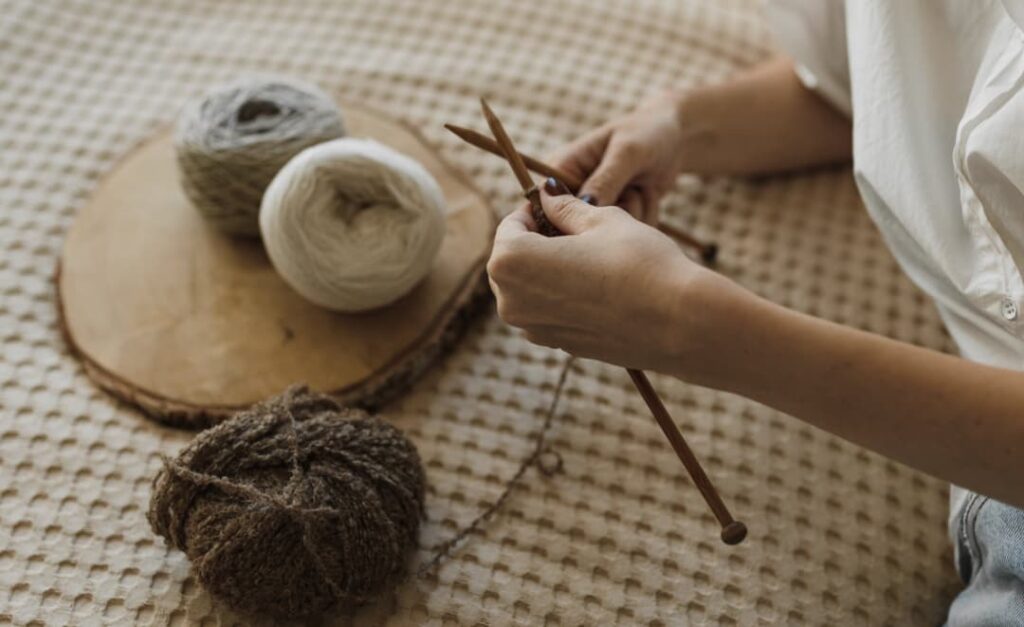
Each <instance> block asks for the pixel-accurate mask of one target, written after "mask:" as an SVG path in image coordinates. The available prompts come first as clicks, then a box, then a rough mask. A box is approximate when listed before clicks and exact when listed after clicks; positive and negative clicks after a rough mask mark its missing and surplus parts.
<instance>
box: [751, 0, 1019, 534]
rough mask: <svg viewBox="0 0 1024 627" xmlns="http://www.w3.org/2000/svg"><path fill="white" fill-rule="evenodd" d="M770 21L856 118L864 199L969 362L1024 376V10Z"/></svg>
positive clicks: (881, 11)
mask: <svg viewBox="0 0 1024 627" xmlns="http://www.w3.org/2000/svg"><path fill="white" fill-rule="evenodd" d="M765 11H766V17H767V18H768V20H769V22H770V23H771V24H772V26H773V30H774V31H775V34H776V35H777V37H778V39H779V43H780V45H781V46H782V48H783V49H784V50H786V51H787V52H788V53H789V54H790V55H791V56H792V57H793V58H794V60H795V61H796V63H797V65H798V70H797V71H798V73H799V75H800V78H801V80H803V81H804V83H805V84H806V85H807V86H808V87H810V88H811V89H814V90H816V91H818V92H819V93H820V94H821V95H822V96H823V97H825V98H826V99H827V100H829V101H830V102H832V103H833V104H834V105H835V106H836V107H838V108H839V109H841V110H843V111H845V112H846V113H847V114H849V115H851V116H852V119H853V145H854V150H853V152H854V166H853V171H854V177H855V179H856V182H857V186H858V188H859V190H860V192H861V196H862V197H863V200H864V203H865V205H866V206H867V209H868V211H869V212H870V214H871V216H872V218H873V219H874V221H875V223H876V224H877V225H878V227H879V229H880V230H881V232H882V234H883V236H884V237H885V239H886V241H887V243H888V244H889V247H890V248H891V249H892V251H893V254H894V255H895V256H896V259H897V260H898V261H899V262H900V265H901V266H902V267H903V269H904V270H905V271H906V273H907V274H908V275H909V276H910V278H911V279H913V280H914V281H915V282H916V283H917V284H918V285H919V286H920V287H921V289H923V290H924V291H925V292H927V293H928V294H929V295H930V296H931V297H932V298H933V299H934V300H935V302H936V304H937V305H938V309H939V313H940V315H941V316H942V318H943V321H944V322H945V323H946V326H947V328H948V329H949V332H950V335H951V336H952V337H953V339H954V340H955V342H956V344H957V346H958V348H959V350H960V353H961V355H962V356H963V357H965V358H967V359H971V360H974V361H978V362H983V363H986V364H991V365H994V366H1001V367H1005V368H1013V369H1017V370H1024V279H1022V276H1021V269H1022V268H1024V90H1022V89H1021V87H1022V85H1024V30H1022V29H1024V0H1002V1H999V0H969V1H967V0H888V1H886V0H856V1H853V2H849V3H844V2H843V1H842V0H776V1H774V2H770V3H769V4H768V6H766V7H765ZM950 498H951V504H952V506H953V507H952V512H951V514H952V516H953V517H954V518H955V517H956V516H957V515H958V512H959V511H960V509H961V508H962V507H963V504H964V502H965V501H966V495H965V493H964V491H962V490H960V489H957V488H954V489H953V490H951V493H950Z"/></svg>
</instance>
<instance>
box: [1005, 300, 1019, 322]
mask: <svg viewBox="0 0 1024 627" xmlns="http://www.w3.org/2000/svg"><path fill="white" fill-rule="evenodd" d="M1001 309H1002V312H1003V317H1004V318H1006V319H1007V320H1009V321H1010V322H1013V321H1014V320H1016V319H1017V316H1018V315H1019V314H1020V312H1019V311H1018V307H1017V303H1016V302H1014V301H1013V300H1012V299H1009V298H1004V299H1003V302H1002V306H1001Z"/></svg>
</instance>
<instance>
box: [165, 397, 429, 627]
mask: <svg viewBox="0 0 1024 627" xmlns="http://www.w3.org/2000/svg"><path fill="white" fill-rule="evenodd" d="M423 498H424V472H423V466H422V464H421V462H420V459H419V455H418V454H417V452H416V448H415V447H414V446H413V444H412V443H411V442H410V441H409V440H408V439H407V438H406V437H405V436H404V435H403V434H402V432H401V431H399V430H398V429H397V428H395V427H393V426H391V425H389V424H388V423H386V422H384V421H383V420H381V419H379V418H376V417H372V416H370V415H368V414H366V413H364V412H360V411H356V410H349V409H342V408H340V407H339V406H338V404H337V403H336V402H334V401H333V400H332V399H330V398H329V397H326V396H323V395H320V394H315V393H312V392H310V391H308V390H307V389H305V388H292V389H290V390H289V391H287V392H286V393H285V394H283V395H282V396H279V397H277V398H274V399H272V400H270V401H267V402H265V403H262V404H260V405H257V406H254V407H253V408H252V409H250V410H247V411H245V412H242V413H240V414H238V415H236V416H235V417H233V418H232V419H230V420H228V421H225V422H223V423H221V424H220V425H217V426H216V427H213V428H211V429H209V430H207V431H204V432H202V433H200V434H199V435H198V436H197V437H196V438H195V439H194V440H193V441H192V442H191V443H190V444H189V445H188V446H187V447H186V448H185V449H184V450H183V451H182V452H181V454H180V455H178V457H177V458H176V459H173V460H167V461H166V463H165V465H164V468H163V469H162V470H161V471H160V472H159V474H158V475H157V476H156V478H155V480H154V483H153V492H152V497H151V501H150V508H149V514H148V517H149V522H150V525H151V526H152V528H153V530H154V531H155V532H156V533H158V534H159V535H162V536H163V537H164V538H165V539H166V540H167V542H168V543H169V544H171V545H173V546H174V547H176V548H178V549H181V550H182V551H184V552H185V553H186V554H187V555H188V557H189V559H190V560H191V561H192V568H193V571H194V573H195V575H196V578H197V579H198V581H199V582H200V584H201V585H202V586H203V587H204V588H205V589H206V590H207V591H208V592H209V593H210V594H211V595H212V596H214V597H216V598H218V599H221V600H223V601H224V602H226V603H227V604H228V605H230V606H232V607H234V608H235V609H238V610H241V611H243V612H248V613H265V614H270V615H272V616H275V617H279V618H306V617H311V616H315V615H318V614H321V613H323V612H324V611H325V610H327V609H329V608H331V607H333V606H335V605H338V606H340V607H344V606H347V607H351V606H355V605H358V604H360V603H363V602H367V601H370V600H373V599H375V598H377V597H378V596H380V595H382V594H384V593H387V592H388V591H390V590H392V589H393V587H394V586H395V585H396V584H397V582H398V580H399V579H400V578H401V576H402V574H403V573H404V571H405V567H406V562H407V559H408V557H409V554H410V552H411V551H412V550H413V549H414V548H415V546H416V544H417V536H418V532H419V523H420V518H421V517H422V515H423Z"/></svg>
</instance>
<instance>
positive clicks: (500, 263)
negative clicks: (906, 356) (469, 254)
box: [487, 242, 516, 283]
mask: <svg viewBox="0 0 1024 627" xmlns="http://www.w3.org/2000/svg"><path fill="white" fill-rule="evenodd" d="M515 255H516V252H515V246H514V245H513V244H511V243H509V242H495V244H494V248H493V249H491V257H490V258H489V259H488V260H487V274H488V275H489V276H490V277H491V278H492V279H494V280H495V281H497V282H499V283H500V282H501V281H502V280H503V279H507V278H508V276H509V273H510V272H511V271H512V268H514V267H515V265H516V263H515Z"/></svg>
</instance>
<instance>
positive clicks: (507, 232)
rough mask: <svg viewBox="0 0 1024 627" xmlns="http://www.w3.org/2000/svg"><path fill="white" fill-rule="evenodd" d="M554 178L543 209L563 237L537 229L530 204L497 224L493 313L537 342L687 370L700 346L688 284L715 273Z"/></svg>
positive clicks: (661, 368)
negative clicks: (560, 185)
mask: <svg viewBox="0 0 1024 627" xmlns="http://www.w3.org/2000/svg"><path fill="white" fill-rule="evenodd" d="M552 181H553V180H549V184H548V185H545V192H544V193H542V194H541V197H542V201H543V206H544V211H545V214H546V215H547V216H548V219H549V220H550V221H551V222H552V223H553V224H554V225H555V226H556V227H557V228H558V229H559V230H560V231H562V232H563V233H564V234H565V235H562V236H558V237H550V238H548V237H544V236H542V235H540V234H538V233H536V232H535V231H536V225H535V224H534V221H533V218H532V217H531V215H530V211H529V208H528V207H524V208H523V209H520V210H517V211H514V212H513V213H512V214H510V215H509V216H507V217H506V218H505V219H504V220H503V221H502V223H501V225H500V226H499V227H498V231H497V234H496V236H495V242H494V249H493V252H492V253H491V258H490V261H489V263H488V264H487V271H488V274H489V276H490V281H491V287H492V289H493V291H494V294H495V296H496V298H497V305H498V314H499V315H500V316H501V318H502V319H503V320H504V321H505V322H507V323H509V324H511V325H513V326H517V327H520V328H522V329H523V330H524V331H525V332H526V337H527V338H528V339H529V340H530V341H532V342H535V343H538V344H543V345H546V346H553V347H558V348H562V349H564V350H566V351H568V352H570V353H572V354H574V355H579V356H582V357H589V358H594V359H599V360H601V361H606V362H610V363H615V364H619V365H623V366H627V367H635V368H646V369H652V370H658V371H661V372H671V373H673V374H679V375H683V374H685V373H684V372H680V366H681V365H682V364H685V362H687V361H689V360H687V359H686V356H687V355H688V354H691V353H692V352H693V351H695V350H697V349H698V345H699V344H700V342H699V341H698V340H699V337H698V335H696V334H695V331H696V327H697V325H695V324H688V323H687V321H688V320H690V319H691V318H692V316H691V315H687V311H689V310H690V307H688V303H687V297H688V294H689V291H688V286H690V285H693V284H694V283H696V282H699V281H698V279H700V278H701V277H703V276H705V275H712V274H713V273H711V272H709V271H707V270H706V269H704V268H703V267H701V266H699V265H698V264H696V263H694V262H693V261H691V260H690V259H689V258H687V257H686V256H685V255H684V254H683V253H682V252H681V251H680V250H679V248H678V246H677V245H676V244H675V242H673V241H672V240H671V239H669V238H668V237H666V236H665V235H663V234H662V233H660V232H659V231H658V230H656V229H654V228H652V227H650V226H647V225H645V224H643V223H642V222H640V221H638V220H637V219H635V218H633V217H632V216H630V215H629V214H628V213H626V212H625V211H624V210H622V209H620V208H619V207H594V206H591V205H588V204H586V203H584V202H582V201H580V200H578V199H576V198H574V197H572V196H571V195H568V194H563V193H559V192H564V191H566V190H564V189H559V188H558V187H556V184H557V182H552ZM552 193H556V194H558V195H552ZM698 309H699V308H698Z"/></svg>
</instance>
